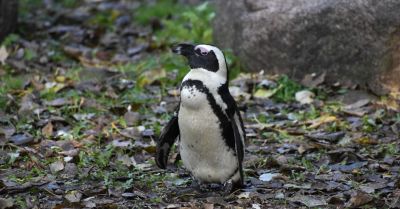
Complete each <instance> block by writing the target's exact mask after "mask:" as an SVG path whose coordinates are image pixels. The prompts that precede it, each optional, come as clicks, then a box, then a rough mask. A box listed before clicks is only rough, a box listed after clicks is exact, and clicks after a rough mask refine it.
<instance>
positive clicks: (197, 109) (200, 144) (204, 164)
mask: <svg viewBox="0 0 400 209" xmlns="http://www.w3.org/2000/svg"><path fill="white" fill-rule="evenodd" d="M178 123H179V129H180V139H181V142H180V154H181V157H182V161H183V164H184V166H185V167H186V168H187V169H188V170H189V171H191V172H192V175H193V176H194V177H195V178H197V179H198V180H200V181H202V182H211V183H224V182H225V181H227V180H228V179H229V178H231V177H232V176H233V174H234V172H235V171H236V169H237V165H238V162H237V158H236V156H235V155H234V151H233V150H232V149H229V148H228V146H227V145H226V143H225V141H224V139H223V137H222V130H221V129H220V122H219V120H218V117H217V116H216V115H215V114H214V112H213V110H212V108H211V106H210V104H209V102H208V100H207V95H206V94H205V93H203V92H200V91H198V90H197V89H196V88H195V87H188V86H185V87H183V88H182V91H181V106H180V109H179V116H178ZM232 140H233V139H232Z"/></svg>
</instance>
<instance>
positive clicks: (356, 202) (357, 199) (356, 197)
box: [346, 192, 374, 208]
mask: <svg viewBox="0 0 400 209" xmlns="http://www.w3.org/2000/svg"><path fill="white" fill-rule="evenodd" d="M373 199H374V198H373V197H372V196H370V195H368V194H366V193H364V192H356V193H355V194H353V195H352V196H351V198H350V200H349V202H347V203H346V206H347V207H355V208H356V207H360V206H363V205H365V204H367V203H369V202H371V201H372V200H373Z"/></svg>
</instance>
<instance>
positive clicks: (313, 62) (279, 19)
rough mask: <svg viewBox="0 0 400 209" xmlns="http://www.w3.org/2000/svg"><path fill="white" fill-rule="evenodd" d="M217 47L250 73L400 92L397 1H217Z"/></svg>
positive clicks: (399, 4)
mask: <svg viewBox="0 0 400 209" xmlns="http://www.w3.org/2000/svg"><path fill="white" fill-rule="evenodd" d="M214 4H215V8H216V13H217V15H216V18H215V20H214V31H215V32H214V40H215V42H216V44H217V45H218V46H221V47H223V48H231V49H232V50H233V52H234V53H235V54H236V55H237V56H239V58H240V59H241V61H243V63H244V64H245V65H246V68H247V69H248V70H249V71H253V72H258V71H260V70H264V71H266V72H267V73H270V74H276V73H278V74H282V73H285V74H287V75H289V76H290V77H292V78H294V79H297V80H299V81H301V80H302V79H303V78H304V77H305V76H306V75H308V74H311V73H317V74H322V73H326V78H325V82H327V83H331V84H333V83H335V82H337V81H339V82H340V83H341V84H344V85H352V84H358V85H360V86H361V87H368V88H370V89H372V90H373V91H374V92H375V93H377V94H385V93H387V92H388V90H399V89H400V61H399V60H400V12H399V11H400V1H398V0H379V1H378V0H352V1H348V0H336V1H331V0H287V1H282V0H235V1H224V0H216V1H215V2H214Z"/></svg>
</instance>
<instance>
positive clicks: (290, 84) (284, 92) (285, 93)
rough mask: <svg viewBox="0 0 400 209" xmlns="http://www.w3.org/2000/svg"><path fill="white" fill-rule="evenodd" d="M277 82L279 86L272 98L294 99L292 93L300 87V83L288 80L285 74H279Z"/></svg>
mask: <svg viewBox="0 0 400 209" xmlns="http://www.w3.org/2000/svg"><path fill="white" fill-rule="evenodd" d="M277 82H278V85H279V86H278V90H277V92H276V93H275V94H274V95H273V98H274V99H275V100H276V101H278V102H289V101H294V95H295V94H296V92H298V91H300V90H301V89H302V87H301V85H300V84H298V83H296V82H294V81H293V80H290V79H289V77H287V76H286V75H284V76H281V77H280V78H279V79H278V81H277Z"/></svg>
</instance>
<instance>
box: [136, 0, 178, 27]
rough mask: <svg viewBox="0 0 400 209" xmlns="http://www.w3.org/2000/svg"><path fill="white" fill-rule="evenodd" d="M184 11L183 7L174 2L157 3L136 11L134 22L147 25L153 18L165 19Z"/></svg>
mask: <svg viewBox="0 0 400 209" xmlns="http://www.w3.org/2000/svg"><path fill="white" fill-rule="evenodd" d="M185 9H186V7H185V6H181V5H179V4H177V3H176V1H174V0H163V1H158V2H157V3H155V4H152V5H147V4H145V5H144V6H142V7H141V8H139V9H138V10H137V12H136V15H135V21H137V22H139V23H141V24H143V25H147V24H149V23H150V22H151V21H152V20H154V19H155V18H159V19H166V18H167V17H169V16H171V15H172V14H177V13H178V14H179V13H182V12H183V11H184V10H185Z"/></svg>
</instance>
